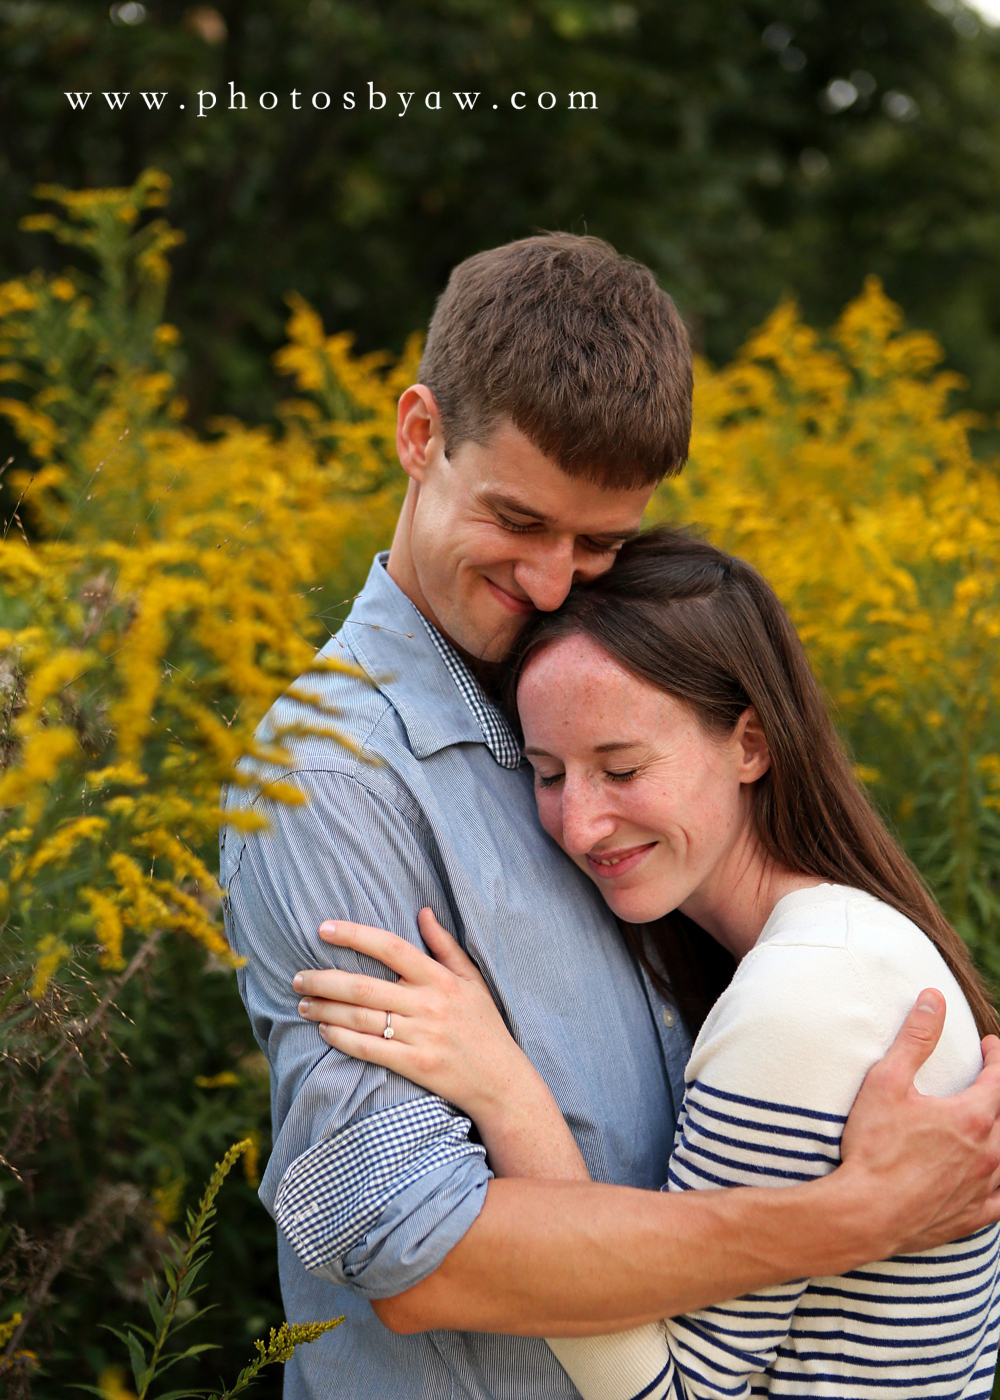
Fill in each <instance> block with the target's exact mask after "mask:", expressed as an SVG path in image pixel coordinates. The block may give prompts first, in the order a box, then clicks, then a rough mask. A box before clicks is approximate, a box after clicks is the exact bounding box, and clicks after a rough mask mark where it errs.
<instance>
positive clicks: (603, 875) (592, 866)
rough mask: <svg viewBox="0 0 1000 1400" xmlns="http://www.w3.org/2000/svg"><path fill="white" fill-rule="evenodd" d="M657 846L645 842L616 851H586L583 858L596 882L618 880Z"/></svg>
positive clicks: (656, 843) (655, 843) (653, 842)
mask: <svg viewBox="0 0 1000 1400" xmlns="http://www.w3.org/2000/svg"><path fill="white" fill-rule="evenodd" d="M658 845H659V842H658V841H647V842H646V844H645V845H644V846H628V847H625V848H623V849H622V850H617V851H588V852H587V854H586V856H585V859H586V862H587V868H588V869H589V870H590V872H591V873H592V874H593V875H595V876H596V877H597V879H598V880H620V879H621V877H622V876H623V875H628V874H630V873H631V872H632V871H633V870H634V869H635V868H636V866H637V865H639V864H640V863H641V862H642V860H643V859H644V858H645V857H646V856H648V855H649V853H650V851H651V850H653V848H654V847H655V846H658Z"/></svg>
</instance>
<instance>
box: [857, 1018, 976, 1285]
mask: <svg viewBox="0 0 1000 1400" xmlns="http://www.w3.org/2000/svg"><path fill="white" fill-rule="evenodd" d="M944 1018H945V1001H944V997H943V996H942V995H941V993H940V992H937V991H933V990H928V991H924V992H921V993H920V996H919V997H918V998H917V1004H916V1006H915V1007H914V1008H913V1010H912V1011H911V1012H910V1014H909V1016H908V1017H907V1018H906V1021H905V1022H904V1024H903V1027H902V1029H901V1030H900V1032H899V1035H898V1036H897V1037H896V1039H895V1041H894V1043H893V1045H892V1046H891V1048H890V1049H889V1050H888V1051H887V1053H886V1055H885V1057H884V1058H883V1059H881V1060H880V1061H879V1062H878V1064H877V1065H874V1066H873V1067H872V1069H871V1070H870V1071H869V1072H868V1075H867V1077H866V1079H865V1082H864V1084H863V1085H862V1086H861V1091H860V1093H859V1094H858V1097H857V1099H856V1100H855V1102H854V1107H853V1109H852V1110H851V1115H850V1117H849V1118H848V1120H847V1127H846V1128H845V1130H844V1137H843V1142H842V1144H841V1156H842V1159H843V1162H844V1167H843V1169H842V1170H843V1172H844V1174H845V1176H847V1175H849V1176H850V1178H851V1189H852V1191H856V1192H858V1197H857V1199H858V1204H859V1206H861V1204H862V1202H864V1203H866V1204H865V1207H864V1209H865V1210H866V1211H867V1210H873V1211H874V1212H875V1217H874V1218H876V1219H877V1218H878V1216H879V1214H881V1215H883V1216H884V1217H885V1229H886V1237H885V1249H884V1257H886V1258H888V1257H889V1256H891V1255H893V1254H914V1253H917V1252H918V1251H919V1250H923V1249H933V1248H935V1247H936V1246H938V1245H942V1244H945V1243H947V1242H948V1241H950V1240H954V1239H960V1238H961V1237H962V1236H964V1235H969V1234H971V1233H972V1232H973V1231H974V1230H978V1229H980V1228H982V1226H984V1225H991V1224H993V1223H994V1222H995V1221H997V1220H1000V1190H998V1189H997V1188H998V1187H1000V1123H998V1116H1000V1040H998V1039H997V1037H996V1036H994V1035H991V1036H987V1037H986V1039H985V1040H984V1041H983V1061H984V1064H983V1069H982V1071H981V1073H980V1075H979V1077H978V1079H977V1080H976V1082H975V1083H974V1084H973V1085H971V1086H970V1087H969V1088H968V1089H966V1090H965V1091H964V1092H963V1093H960V1094H953V1095H951V1096H949V1097H945V1098H937V1097H931V1096H929V1095H924V1094H921V1093H920V1092H919V1091H918V1090H917V1089H916V1088H915V1087H914V1083H913V1080H914V1076H915V1075H916V1073H917V1071H918V1070H919V1069H920V1067H921V1065H923V1064H924V1063H925V1062H926V1061H927V1060H928V1059H929V1057H930V1055H931V1053H932V1052H933V1050H934V1048H935V1047H936V1045H937V1043H938V1041H939V1040H940V1038H941V1032H942V1030H943V1029H944ZM837 1175H840V1173H837ZM859 1225H861V1227H862V1228H864V1226H863V1224H862V1222H861V1221H859ZM869 1230H870V1225H869Z"/></svg>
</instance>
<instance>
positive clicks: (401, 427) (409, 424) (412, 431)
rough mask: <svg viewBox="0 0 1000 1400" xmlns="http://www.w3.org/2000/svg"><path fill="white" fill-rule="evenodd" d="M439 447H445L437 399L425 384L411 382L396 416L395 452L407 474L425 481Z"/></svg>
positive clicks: (400, 401)
mask: <svg viewBox="0 0 1000 1400" xmlns="http://www.w3.org/2000/svg"><path fill="white" fill-rule="evenodd" d="M436 448H440V449H441V450H442V451H443V450H444V440H443V434H442V431H441V414H440V413H439V411H438V406H437V399H435V397H434V395H433V394H432V393H431V391H430V389H428V387H427V385H426V384H411V385H410V387H409V388H408V389H407V390H406V391H405V392H404V394H403V396H402V398H401V399H400V400H399V409H398V412H397V415H396V451H397V452H398V453H399V460H400V462H401V464H402V467H403V470H404V471H405V472H406V474H407V476H409V477H411V478H412V479H413V480H414V481H423V480H424V477H425V476H426V474H427V468H428V465H429V463H430V460H431V458H432V457H433V456H434V453H435V449H436Z"/></svg>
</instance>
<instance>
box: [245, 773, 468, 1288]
mask: <svg viewBox="0 0 1000 1400" xmlns="http://www.w3.org/2000/svg"><path fill="white" fill-rule="evenodd" d="M349 764H350V759H349V758H347V759H345V761H344V769H346V770H347V771H344V770H343V769H339V768H336V767H332V766H330V765H329V760H328V759H327V762H326V765H325V766H321V765H320V764H317V765H316V767H315V768H314V769H312V770H309V769H308V768H307V767H306V766H305V765H303V766H302V767H301V768H300V770H299V771H298V772H297V773H296V774H295V775H294V777H293V778H291V779H289V781H294V782H295V783H297V784H298V785H299V786H300V787H301V788H302V790H303V791H304V794H305V796H306V797H307V802H306V804H305V805H304V806H288V805H283V806H280V807H279V806H275V807H273V808H269V810H268V815H269V817H270V818H271V824H270V827H269V829H268V830H266V831H264V832H254V833H250V834H248V835H246V836H241V835H240V834H239V833H238V832H237V831H236V830H235V829H234V828H232V827H230V828H229V829H228V830H227V832H226V838H225V849H224V851H223V882H224V885H225V888H226V906H227V910H226V912H227V927H228V929H229V932H230V937H231V940H232V942H233V944H234V946H235V948H236V951H237V952H238V953H239V954H241V955H242V956H243V957H244V958H245V959H246V965H245V966H244V967H243V968H241V970H240V979H241V991H242V992H243V995H244V999H245V1001H246V1003H247V1008H248V1010H249V1012H250V1015H251V1019H252V1021H253V1025H254V1032H255V1034H256V1036H257V1039H258V1041H259V1043H260V1044H261V1047H262V1048H263V1049H264V1050H265V1051H266V1053H267V1055H268V1059H269V1061H270V1065H271V1071H272V1094H273V1110H274V1114H273V1116H274V1130H275V1141H274V1150H273V1152H272V1153H271V1156H270V1159H269V1161H268V1166H267V1171H266V1172H265V1174H264V1180H263V1182H262V1185H261V1198H262V1200H263V1201H264V1204H265V1205H266V1206H267V1208H268V1209H269V1210H270V1212H271V1214H272V1215H273V1216H274V1218H275V1221H276V1222H277V1224H278V1226H279V1228H280V1229H281V1230H282V1232H283V1234H284V1235H285V1236H286V1237H287V1239H288V1240H289V1242H290V1244H291V1245H292V1248H293V1249H294V1250H295V1252H296V1254H297V1255H298V1257H299V1259H300V1261H301V1263H302V1265H303V1267H304V1268H305V1269H307V1270H308V1271H310V1272H312V1273H315V1274H317V1275H318V1276H319V1277H320V1278H323V1279H325V1280H328V1281H330V1282H334V1283H341V1284H348V1285H349V1286H351V1287H352V1288H354V1289H355V1290H356V1291H357V1292H359V1293H361V1294H364V1295H367V1296H369V1297H372V1296H375V1297H383V1296H385V1295H387V1294H391V1293H398V1292H401V1291H403V1290H404V1289H406V1288H408V1287H410V1286H412V1285H414V1284H416V1283H418V1282H419V1281H420V1280H421V1279H423V1278H424V1277H426V1276H427V1274H429V1273H430V1272H432V1271H433V1270H434V1269H435V1268H436V1267H437V1266H438V1265H439V1264H440V1262H441V1260H442V1259H443V1258H444V1257H445V1256H446V1255H447V1253H448V1251H449V1250H451V1249H452V1248H453V1246H454V1245H455V1244H456V1243H457V1241H458V1240H459V1239H461V1237H462V1236H463V1235H464V1234H465V1232H466V1230H467V1229H468V1228H469V1226H470V1224H471V1223H472V1221H473V1220H474V1219H475V1217H476V1215H477V1214H478V1212H479V1209H480V1208H481V1205H482V1202H483V1198H484V1196H485V1191H486V1184H487V1182H488V1180H489V1175H490V1174H489V1171H488V1170H487V1167H486V1164H485V1161H484V1157H483V1149H482V1147H481V1146H480V1145H479V1144H478V1143H475V1142H472V1141H471V1140H470V1138H469V1123H468V1120H467V1119H465V1118H463V1117H462V1115H461V1114H459V1113H458V1112H457V1111H456V1110H455V1109H454V1108H453V1107H452V1106H451V1105H449V1104H447V1103H445V1102H444V1101H443V1100H442V1099H440V1098H438V1097H437V1096H435V1095H432V1094H428V1093H425V1092H424V1091H423V1090H421V1089H418V1088H417V1087H416V1086H415V1085H413V1084H410V1083H408V1082H407V1081H406V1080H405V1079H403V1078H402V1077H401V1076H399V1075H395V1074H392V1073H390V1072H388V1071H387V1070H385V1069H381V1068H379V1067H378V1066H375V1065H363V1064H359V1063H358V1062H357V1061H355V1060H351V1059H350V1058H349V1057H347V1056H344V1055H341V1054H340V1053H339V1052H338V1051H336V1050H331V1049H330V1048H329V1047H328V1046H326V1045H324V1044H323V1041H322V1040H321V1039H320V1037H319V1036H318V1035H317V1033H316V1030H315V1027H313V1026H311V1025H307V1024H306V1023H304V1022H303V1021H302V1019H301V1017H300V1016H299V1015H298V1011H297V1004H298V998H297V996H296V994H295V991H294V989H293V987H292V979H293V977H294V975H295V973H296V972H297V971H298V969H299V968H300V967H302V966H304V965H309V964H315V963H317V962H319V963H321V964H327V965H331V964H333V965H336V966H339V967H341V968H343V969H345V970H347V971H354V972H358V971H365V972H371V973H373V974H375V975H378V974H379V973H381V974H382V975H383V976H385V975H388V974H386V972H385V969H379V968H377V967H375V966H373V965H371V964H370V961H369V960H368V959H366V958H363V957H359V956H358V955H357V954H356V953H353V952H351V951H350V950H348V949H331V948H329V947H328V946H327V945H325V944H323V943H322V942H320V940H319V939H318V938H317V935H316V930H317V927H318V924H319V922H320V920H321V919H322V918H323V917H325V916H327V915H329V914H330V912H331V911H334V912H339V913H341V914H342V916H344V917H355V918H357V917H360V918H365V919H370V918H372V917H377V918H378V919H379V920H380V921H383V922H389V923H391V924H392V925H393V927H395V928H397V929H398V930H399V932H400V933H401V934H403V935H405V936H408V937H410V938H412V939H413V940H415V941H416V940H418V939H419V934H418V932H417V929H416V912H417V910H418V909H419V908H420V907H421V905H422V904H424V903H426V902H428V901H429V900H433V901H435V903H436V904H437V905H438V906H439V907H440V908H441V909H442V911H446V910H447V908H448V903H447V899H446V896H445V893H444V891H443V889H442V887H441V882H440V879H439V877H438V874H437V872H436V870H435V868H434V865H433V861H432V859H431V854H432V853H431V852H430V851H429V849H428V847H429V842H428V841H427V840H426V839H425V838H424V833H423V832H422V831H421V830H420V829H419V827H418V825H417V821H416V817H414V815H413V813H412V812H408V811H407V810H406V809H405V803H404V799H405V797H406V794H405V793H403V794H398V793H396V792H395V791H394V788H393V780H392V775H391V773H390V772H389V771H388V770H387V768H382V769H378V768H372V767H371V766H370V765H367V766H366V765H358V767H359V769H360V770H361V771H360V772H359V773H358V774H357V775H356V774H355V773H353V772H352V771H350V769H349V768H348V765H349ZM248 796H252V794H241V793H235V794H234V793H231V794H230V801H234V802H238V803H244V802H246V800H247V798H248ZM394 799H395V800H394ZM409 806H410V808H412V802H411V803H410V804H409ZM401 807H403V808H404V810H400V808H401ZM355 911H356V912H355Z"/></svg>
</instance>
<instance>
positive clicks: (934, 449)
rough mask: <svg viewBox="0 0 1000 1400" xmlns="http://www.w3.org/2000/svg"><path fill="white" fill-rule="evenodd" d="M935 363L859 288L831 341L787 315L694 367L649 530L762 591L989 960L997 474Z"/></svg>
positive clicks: (928, 348) (998, 847) (783, 311)
mask: <svg viewBox="0 0 1000 1400" xmlns="http://www.w3.org/2000/svg"><path fill="white" fill-rule="evenodd" d="M940 360H941V351H940V349H939V347H938V346H937V344H936V343H935V342H934V340H933V339H932V338H931V337H930V336H928V335H926V334H922V333H915V332H911V331H910V332H908V331H906V330H905V328H904V327H903V324H902V317H901V313H900V311H899V308H898V307H897V306H895V305H894V304H893V303H892V302H891V301H889V299H888V298H887V297H886V295H885V293H884V292H883V290H882V287H881V286H880V284H879V282H878V281H877V280H876V279H875V278H871V279H869V281H868V282H867V283H866V285H865V287H864V290H863V292H862V294H861V295H860V296H859V297H858V299H857V300H856V301H854V302H852V303H851V304H850V305H849V306H848V307H847V309H846V310H845V311H844V313H843V315H842V317H841V319H840V321H839V322H838V324H837V325H836V326H835V327H834V329H833V331H832V332H831V334H830V335H829V337H827V338H824V337H822V336H820V335H819V334H818V333H817V332H816V331H814V330H812V329H810V328H809V327H808V326H806V325H805V324H803V322H802V320H801V317H800V315H799V313H798V310H797V309H796V307H795V305H794V304H793V303H791V302H785V303H783V304H782V305H781V306H779V307H778V309H777V310H776V311H775V312H774V314H773V315H772V316H771V317H770V319H769V320H768V321H767V323H766V324H765V325H764V326H763V327H762V328H761V330H760V331H759V332H758V333H757V334H755V335H754V336H752V337H751V339H750V340H749V341H748V343H747V345H746V346H745V347H744V349H743V351H742V353H741V354H740V355H739V357H738V358H737V359H736V361H735V362H734V363H733V364H731V365H729V366H727V367H725V368H723V369H721V370H714V369H712V368H711V367H710V366H708V365H706V364H700V365H699V366H698V371H697V375H696V388H695V432H694V439H693V442H692V450H691V461H690V464H689V466H688V467H687V468H686V469H685V471H684V473H683V474H682V475H681V476H680V477H679V478H678V479H677V480H676V481H672V482H669V483H667V484H666V485H665V486H664V487H662V488H661V490H660V491H659V492H658V493H657V497H656V498H655V502H654V507H653V512H652V513H653V515H654V518H661V519H662V518H670V519H681V520H684V521H694V522H698V523H700V524H701V525H702V526H703V527H704V528H705V529H706V530H707V532H708V534H709V535H710V537H711V538H712V539H713V540H715V541H716V542H717V543H719V544H722V545H723V546H724V547H726V548H727V549H730V550H731V551H732V552H733V553H735V554H739V555H742V556H744V557H746V558H748V559H750V560H751V561H752V562H753V563H754V564H756V565H757V567H758V568H760V570H761V572H762V573H763V574H764V575H765V576H766V577H767V578H768V579H769V580H770V582H771V583H772V584H773V585H774V587H775V588H776V590H777V591H778V593H779V594H780V596H781V598H782V600H783V601H784V603H785V604H786V606H787V607H788V608H789V610H790V611H791V613H792V616H793V618H794V620H795V622H796V624H797V625H798V627H799V630H800V632H801V634H802V636H803V638H804V640H805V642H806V645H807V648H808V650H809V653H810V656H811V659H812V662H813V665H814V667H815V669H816V670H817V672H818V674H819V675H820V677H821V678H822V680H823V681H824V683H825V684H826V686H827V688H828V690H829V693H830V695H831V697H832V699H833V701H834V703H835V706H836V707H837V710H838V713H839V717H840V719H841V720H842V722H843V725H844V727H845V729H846V730H847V732H848V734H849V736H850V738H851V740H852V742H853V745H854V748H855V751H856V754H857V757H858V758H859V760H861V761H862V763H861V767H860V773H861V776H862V777H863V780H864V781H866V782H868V783H870V784H871V785H872V786H873V788H874V790H875V793H876V796H877V797H878V798H879V800H881V801H882V802H883V803H884V804H885V805H886V806H887V807H888V808H889V810H890V815H891V816H892V817H893V818H894V819H895V820H896V821H897V822H898V823H899V825H900V827H901V830H902V831H903V834H904V835H905V836H906V837H907V840H908V844H909V845H910V848H911V851H912V852H913V854H915V855H916V856H917V858H918V860H919V861H920V863H921V864H922V865H923V867H924V869H925V871H926V873H927V874H928V875H929V876H931V877H932V879H933V881H934V883H935V884H936V886H937V889H938V893H939V894H940V895H941V896H942V897H943V898H944V899H945V902H946V905H947V907H948V909H949V911H950V913H951V914H952V916H953V917H954V918H955V919H956V920H957V921H958V922H959V923H960V925H961V926H962V928H963V931H964V932H965V933H966V934H967V935H968V936H969V937H970V938H972V940H973V941H974V942H975V943H976V944H977V945H978V948H979V951H980V953H981V954H982V955H983V956H984V957H985V959H986V961H987V962H992V961H993V959H992V957H991V948H992V943H993V940H995V938H996V934H997V931H998V924H997V914H998V909H1000V905H998V900H997V895H998V894H1000V889H998V877H1000V841H998V839H997V837H998V832H1000V828H998V826H997V824H996V822H995V821H994V820H993V817H994V814H995V811H996V806H997V804H996V794H997V792H998V791H1000V782H998V779H1000V718H998V716H1000V665H998V654H1000V653H998V641H1000V575H998V561H1000V476H998V471H997V464H996V463H995V462H984V461H979V460H977V459H976V458H975V457H974V456H973V454H972V451H971V449H970V444H969V430H970V428H971V427H973V426H975V424H974V421H973V420H972V418H971V417H970V416H969V415H968V414H963V413H960V412H953V411H951V409H950V398H951V396H952V394H953V391H954V390H955V389H956V388H958V387H959V386H960V381H959V380H958V379H957V377H956V376H955V375H953V374H950V373H947V372H945V371H942V370H940V369H938V365H939V362H940ZM991 804H992V810H991ZM987 942H989V944H990V947H987V946H986V943H987ZM995 970H1000V968H995Z"/></svg>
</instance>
